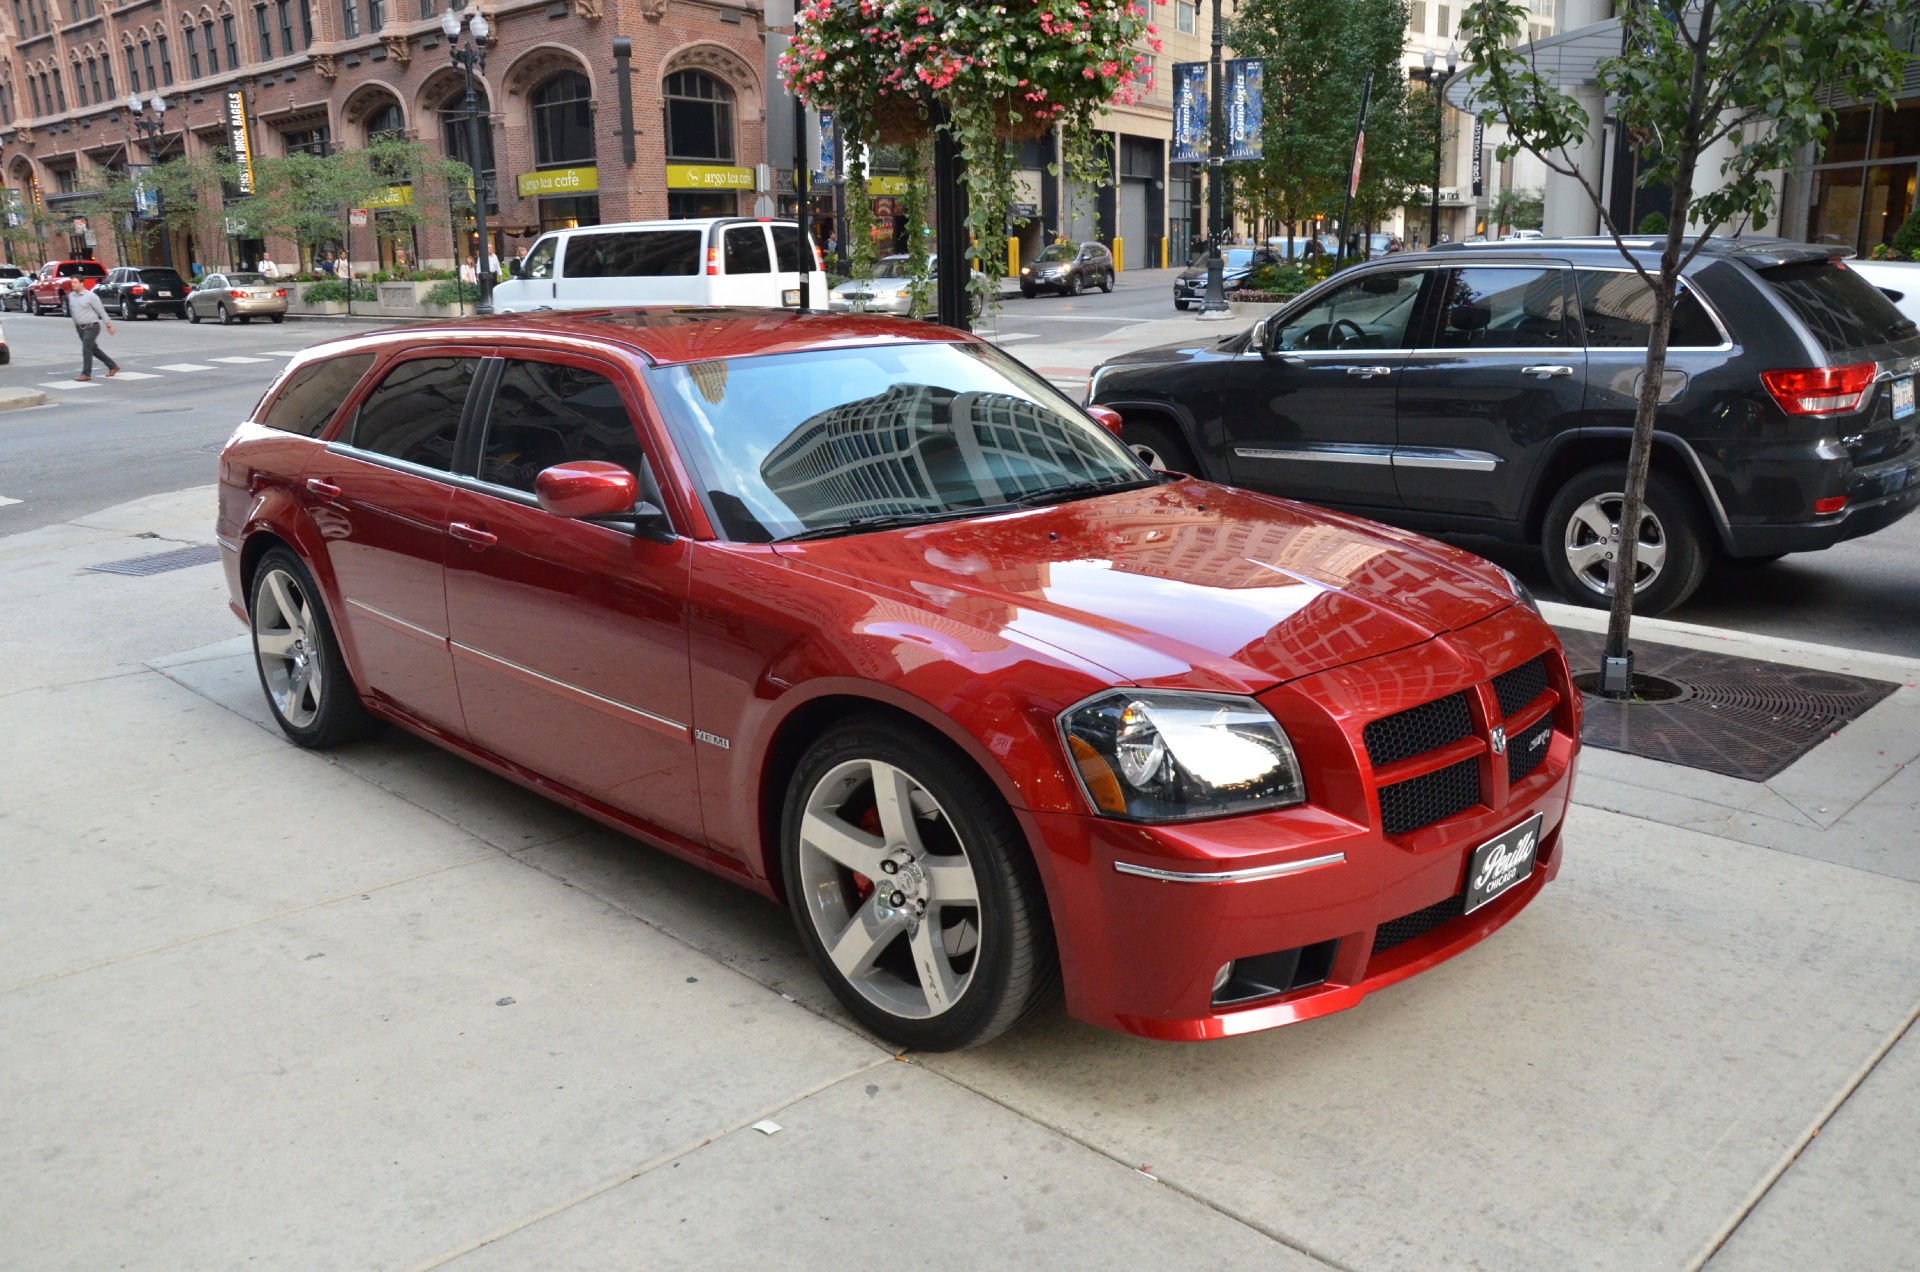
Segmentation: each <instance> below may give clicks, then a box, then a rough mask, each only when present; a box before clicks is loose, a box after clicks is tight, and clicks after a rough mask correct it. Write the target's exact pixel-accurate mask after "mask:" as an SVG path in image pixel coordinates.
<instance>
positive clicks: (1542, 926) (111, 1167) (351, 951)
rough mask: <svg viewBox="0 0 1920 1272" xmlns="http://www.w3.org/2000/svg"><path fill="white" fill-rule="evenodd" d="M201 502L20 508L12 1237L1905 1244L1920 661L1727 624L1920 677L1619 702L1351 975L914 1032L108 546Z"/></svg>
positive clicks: (203, 532)
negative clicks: (1875, 686) (1770, 706)
mask: <svg viewBox="0 0 1920 1272" xmlns="http://www.w3.org/2000/svg"><path fill="white" fill-rule="evenodd" d="M211 516H212V507H211V492H210V491H209V490H206V489H201V490H194V491H185V492H181V493H180V494H179V495H175V496H167V497H164V498H160V499H154V500H147V501H143V502H141V503H138V504H133V505H128V506H126V507H122V508H119V509H114V510H111V511H109V512H107V513H103V514H100V515H98V516H95V517H88V518H84V519H83V520H82V521H81V522H76V523H68V524H64V525H58V526H53V527H49V528H47V529H44V530H40V531H35V532H32V533H29V534H23V535H17V536H13V537H11V538H6V539H0V771H4V772H5V773H6V775H7V777H8V778H9V779H10V780H8V781H7V782H6V784H5V786H4V788H3V789H0V1190H3V1192H4V1195H5V1196H6V1198H7V1204H6V1206H5V1208H4V1210H0V1267H4V1268H9V1269H11V1268H20V1269H35V1270H38V1269H52V1268H76V1269H79V1268H86V1269H92V1268H99V1267H105V1266H123V1267H135V1268H156V1269H160V1268H164V1269H174V1268H183V1267H192V1268H203V1267H237V1266H240V1265H241V1264H244V1263H253V1264H254V1265H256V1266H270V1267H275V1268H305V1267H312V1268H337V1267H343V1266H372V1267H382V1268H387V1267H392V1268H428V1267H439V1266H444V1265H447V1264H453V1265H456V1266H459V1267H500V1268H521V1267H529V1266H538V1267H547V1266H554V1267H568V1268H576V1267H589V1268H594V1267H608V1268H614V1267H620V1268H629V1267H635V1266H641V1267H654V1266H668V1267H715V1268H720V1267H736V1266H742V1265H747V1264H756V1265H770V1266H776V1267H796V1268H804V1267H815V1266H823V1267H824V1266H830V1265H831V1266H838V1265H843V1264H845V1263H846V1262H848V1261H849V1259H850V1258H852V1259H864V1260H865V1261H872V1262H885V1263H889V1264H903V1265H911V1266H920V1267H936V1268H946V1267H953V1268H972V1267H983V1266H997V1265H1021V1266H1046V1267H1056V1266H1057V1267H1103V1268H1111V1267H1149V1266H1151V1267H1162V1266H1171V1267H1183V1268H1184V1267H1194V1266H1199V1267H1234V1268H1238V1267H1259V1268H1287V1269H1293V1268H1297V1269H1312V1268H1330V1267H1331V1268H1355V1269H1376V1268H1378V1269H1386V1268H1407V1269H1428V1268H1436V1267H1452V1266H1471V1267H1482V1268H1514V1269H1536V1268H1561V1267H1600V1268H1622V1269H1646V1268H1681V1267H1696V1266H1700V1265H1701V1264H1702V1263H1703V1262H1705V1261H1706V1260H1708V1259H1709V1257H1711V1266H1712V1267H1714V1268H1715V1269H1723V1268H1725V1269H1758V1268H1806V1267H1820V1268H1823V1269H1824V1268H1862V1269H1865V1268H1875V1269H1882V1268H1893V1267H1901V1266H1910V1265H1911V1263H1912V1258H1913V1251H1914V1250H1915V1249H1920V1205H1917V1204H1916V1201H1915V1199H1916V1197H1920V1164H1917V1163H1916V1162H1915V1161H1914V1159H1913V1155H1912V1152H1911V1146H1912V1144H1913V1143H1914V1142H1915V1138H1916V1136H1917V1135H1920V1116H1917V1115H1916V1112H1915V1110H1916V1108H1920V1098H1917V1097H1920V1031H1912V1032H1905V1031H1906V1030H1907V1027H1908V1026H1909V1025H1910V1024H1911V1023H1912V1022H1913V1021H1914V1019H1915V1016H1916V1013H1917V1012H1920V1002H1917V1001H1916V1000H1920V819H1917V818H1916V817H1915V816H1914V813H1915V809H1914V803H1915V794H1914V792H1915V787H1914V782H1915V780H1916V779H1915V778H1914V777H1913V776H1912V771H1913V769H1914V768H1915V767H1916V762H1920V714H1917V713H1920V689H1915V688H1914V687H1913V686H1914V684H1915V683H1916V682H1920V667H1916V666H1913V665H1910V664H1907V663H1903V662H1899V661H1897V660H1887V659H1871V660H1863V659H1862V658H1861V657H1860V656H1857V655H1852V654H1850V653H1848V652H1847V651H1832V650H1818V649H1809V648H1804V647H1791V646H1785V645H1780V644H1778V643H1777V642H1776V643H1769V642H1764V641H1756V640H1754V639H1753V638H1745V639H1743V640H1741V641H1739V642H1737V643H1738V644H1739V645H1740V647H1739V648H1738V649H1737V650H1735V651H1733V652H1738V653H1741V654H1743V655H1745V656H1748V657H1759V658H1773V659H1775V660H1778V661H1787V662H1794V663H1799V664H1801V665H1805V666H1809V667H1815V668H1822V667H1837V666H1842V665H1844V666H1847V667H1848V668H1850V669H1852V670H1854V671H1855V672H1856V673H1857V674H1869V675H1880V676H1885V677H1888V678H1894V679H1897V680H1898V681H1899V683H1900V684H1901V685H1902V687H1901V688H1900V689H1899V690H1898V691H1897V692H1896V693H1894V694H1893V695H1892V696H1891V697H1889V698H1888V699H1886V700H1885V701H1884V702H1882V703H1881V704H1880V705H1879V706H1877V707H1875V708H1874V709H1873V711H1872V712H1870V713H1869V714H1868V715H1866V716H1865V717H1863V718H1861V719H1860V720H1858V721H1856V722H1855V723H1854V724H1852V725H1849V726H1848V727H1847V728H1846V729H1845V730H1842V731H1841V732H1840V733H1839V734H1838V735H1837V736H1836V737H1835V738H1833V739H1831V740H1830V741H1828V742H1827V743H1825V744H1823V745H1822V746H1820V747H1818V748H1816V749H1815V750H1814V751H1813V752H1812V753H1811V754H1810V755H1809V756H1807V757H1806V758H1805V759H1803V760H1802V761H1800V763H1798V764H1796V765H1795V766H1793V767H1792V768H1790V769H1788V770H1787V771H1786V772H1785V773H1783V774H1781V775H1780V776H1779V777H1778V778H1776V779H1774V780H1773V781H1772V782H1769V783H1766V784H1764V785H1762V784H1755V783H1735V782H1729V781H1727V780H1726V779H1721V778H1715V777H1712V776H1711V775H1705V774H1699V773H1694V772H1691V771H1687V770H1679V769H1673V768H1672V767H1671V766H1666V765H1660V764H1657V763H1655V762H1653V761H1647V760H1638V759H1633V758H1631V757H1623V756H1614V755H1608V754H1605V753H1602V752H1598V751H1594V750H1589V751H1588V752H1587V753H1586V759H1585V771H1584V773H1583V776H1582V778H1581V782H1580V786H1579V799H1580V800H1581V805H1580V807H1578V808H1577V809H1576V811H1575V813H1574V816H1573V820H1572V822H1571V825H1570V838H1569V841H1568V849H1569V851H1568V855H1567V862H1566V866H1565V867H1564V869H1563V871H1562V873H1561V876H1560V879H1559V880H1558V881H1557V882H1556V883H1555V884H1554V886H1552V887H1551V888H1549V889H1547V891H1546V892H1545V893H1544V894H1543V895H1542V896H1541V898H1540V900H1539V901H1538V902H1536V903H1535V904H1534V905H1533V906H1532V907H1531V908H1530V909H1529V910H1528V911H1527V912H1526V913H1525V914H1524V915H1522V916H1521V917H1520V918H1519V919H1517V920H1516V921H1515V922H1514V923H1512V924H1511V925H1509V926H1508V927H1507V928H1506V929H1504V930H1503V931H1502V932H1501V933H1500V934H1499V935H1498V936H1496V937H1495V938H1494V939H1492V940H1490V941H1488V942H1486V943H1485V944H1483V945H1481V946H1479V947H1477V948H1476V949H1474V950H1473V951H1470V952H1469V953H1468V954H1466V955H1464V956H1462V957H1461V958H1459V959H1456V960H1455V961H1453V962H1452V963H1450V964H1447V965H1446V966H1444V967H1441V968H1438V969H1436V970H1434V971H1433V972H1431V973H1429V974H1427V975H1425V976H1423V977H1420V978H1417V979H1416V980H1414V981H1411V982H1408V983H1406V984H1404V985H1401V986H1398V987H1396V988H1394V989H1392V990H1390V991H1387V992H1385V993H1382V994H1379V995H1376V996H1374V997H1373V998H1371V999H1369V1000H1368V1001H1367V1002H1366V1003H1364V1004H1363V1005H1362V1006H1361V1007H1359V1008H1357V1009H1356V1010H1354V1011H1350V1012H1347V1013H1343V1014H1341V1015H1337V1016H1333V1017H1329V1018H1326V1019H1323V1020H1318V1021H1313V1022H1309V1023H1307V1024H1304V1025H1299V1026H1295V1027H1292V1028H1288V1029H1284V1030H1279V1031H1275V1032H1271V1033H1265V1034H1259V1035H1255V1036H1252V1037H1246V1038H1239V1039H1234V1040H1230V1041H1226V1042H1220V1043H1214V1044H1208V1045H1202V1046H1176V1045H1166V1044H1153V1043H1147V1042H1142V1041H1139V1040H1136V1039H1132V1038H1127V1037H1123V1036H1120V1035H1115V1034H1110V1033H1105V1032H1102V1031H1098V1030H1094V1029H1091V1028H1088V1027H1085V1026H1082V1025H1080V1024H1077V1023H1076V1022H1073V1021H1071V1020H1069V1019H1067V1018H1066V1017H1064V1016H1063V1015H1060V1014H1057V1013H1056V1014H1055V1015H1053V1016H1052V1017H1050V1018H1047V1019H1043V1020H1041V1021H1039V1022H1036V1023H1035V1024H1034V1025H1033V1026H1031V1027H1028V1028H1026V1029H1023V1030H1021V1031H1020V1032H1018V1033H1016V1034H1015V1035H1013V1036H1011V1037H1009V1038H1006V1039H1004V1040H1002V1041H1001V1042H999V1043H997V1044H995V1045H993V1046H990V1047H987V1048H985V1049H983V1050H981V1051H977V1052H972V1053H967V1054H964V1055H960V1056H945V1057H920V1056H904V1057H895V1056H893V1055H891V1054H890V1053H889V1052H888V1051H887V1050H886V1049H885V1048H883V1047H881V1046H878V1045H876V1044H875V1043H874V1042H873V1040H871V1039H869V1038H867V1037H865V1036H863V1035H861V1034H860V1033H859V1032H858V1031H857V1030H855V1029H854V1028H852V1026H851V1024H850V1022H849V1021H848V1020H847V1019H846V1018H845V1017H844V1016H843V1015H842V1014H841V1013H840V1012H839V1011H838V1009H837V1007H836V1006H835V1005H834V1003H833V1000H832V999H831V997H830V996H829V995H828V994H827V993H826V991H825V989H824V987H823V986H822V985H821V984H820V982H819V981H818V980H817V978H816V977H815V976H814V974H813V972H812V970H811V968H810V967H809V966H808V964H807V963H806V960H805V958H804V956H803V954H802V953H801V950H800V948H799V946H798V943H797V940H796V938H795V937H794V935H793V931H792V928H791V926H790V924H789V922H788V920H787V918H786V916H785V914H784V913H783V912H781V911H780V910H778V909H777V908H776V907H774V906H772V905H770V904H767V903H765V902H762V901H760V900H758V899H756V898H754V897H751V896H748V895H747V894H745V893H743V892H740V891H738V890H737V889H734V888H732V887H730V886H729V885H727V884H725V883H722V882H721V881H719V880H716V879H713V878H711V877H709V876H707V875H704V874H701V873H699V872H697V871H695V870H693V869H692V868H690V867H686V866H683V865H681V864H680V863H678V862H677V861H674V860H672V859H669V858H666V857H664V856H662V855H660V854H657V853H654V852H652V851H650V850H648V849H645V848H643V847H640V846H639V845H637V844H634V843H632V842H631V841H628V840H625V839H624V838H622V837H620V836H618V835H615V834H613V833H611V832H609V831H606V830H604V829H602V828H599V827H597V826H596V825H594V824H591V823H588V822H586V821H585V820H583V819H581V818H578V817H576V816H574V815H572V814H570V813H567V812H565V811H563V810H560V809H558V808H557V807H555V806H553V805H551V804H548V803H546V802H545V801H543V800H541V799H539V798H537V797H535V796H532V795H530V794H528V793H526V792H524V791H522V790H520V789H519V788H517V787H514V786H511V785H508V784H507V783H504V782H501V781H499V780H497V779H494V778H492V777H491V776H489V775H487V774H484V773H482V772H481V771H479V770H478V769H476V768H474V767H472V766H471V765H468V764H466V763H464V762H462V761H459V760H455V759H453V758H451V757H449V756H447V755H445V754H444V753H442V752H439V751H437V750H435V749H434V748H431V747H428V746H426V745H424V744H421V743H418V742H416V741H414V740H412V739H411V738H409V737H406V736H403V735H401V734H399V733H397V732H389V733H387V734H386V735H384V736H382V737H380V738H377V739H375V740H373V741H371V742H368V743H364V744H360V745H357V746H353V747H349V748H345V749H343V750H341V751H338V752H334V753H331V754H329V755H324V756H322V755H314V754H309V753H306V752H301V751H298V750H296V749H295V748H293V747H291V746H289V745H287V744H286V743H285V742H284V741H283V740H282V739H281V738H280V736H279V735H278V733H277V732H276V731H274V730H273V729H272V728H271V727H270V725H269V724H268V722H267V718H266V715H265V711H264V708H263V706H262V704H261V702H260V691H259V687H258V684H257V681H256V680H255V677H254V673H253V670H252V667H251V663H250V661H249V660H248V657H247V654H246V647H245V642H244V640H243V639H241V638H239V636H238V627H237V625H236V624H235V623H234V621H233V619H232V616H231V615H230V614H229V613H228V612H227V610H226V605H225V589H224V586H223V584H222V582H221V580H220V577H219V571H218V570H217V569H216V568H214V567H211V566H201V567H196V568H192V569H185V570H181V571H178V572H175V573H169V574H161V575H156V576H153V577H148V578H132V577H122V576H116V575H109V574H98V573H89V572H85V570H84V567H85V566H87V565H91V564H98V563H100V562H104V561H110V560H115V559H118V558H123V557H130V556H135V555H139V554H144V553H148V552H157V551H162V550H167V549H171V548H174V547H177V546H180V543H182V542H194V543H205V542H209V541H210V537H211V528H210V522H211ZM142 535H146V536H157V537H144V538H143V537H136V536H142ZM1556 617H1559V618H1562V619H1564V621H1566V622H1568V623H1576V622H1580V621H1583V619H1582V616H1581V615H1579V614H1572V615H1560V616H1556ZM1640 638H1641V639H1645V640H1665V641H1670V642H1673V643H1686V642H1701V643H1706V642H1722V639H1723V634H1718V633H1713V632H1708V631H1705V630H1702V629H1686V628H1683V627H1682V626H1681V625H1677V624H1657V623H1654V622H1648V623H1644V624H1642V625H1641V629H1640ZM762 1122H765V1123H767V1124H768V1127H767V1129H766V1130H758V1129H754V1127H755V1124H756V1123H762ZM773 1126H777V1127H778V1128H779V1129H778V1130H777V1131H773V1130H772V1127H773ZM770 1132H771V1133H770ZM1816 1133H1817V1138H1816V1137H1815V1136H1816ZM1729 1234H1731V1239H1730V1240H1725V1244H1724V1246H1722V1245H1721V1242H1722V1241H1723V1240H1724V1239H1725V1238H1727V1237H1728V1235H1729ZM1716 1249H1717V1251H1718V1252H1717V1254H1716V1253H1715V1251H1716Z"/></svg>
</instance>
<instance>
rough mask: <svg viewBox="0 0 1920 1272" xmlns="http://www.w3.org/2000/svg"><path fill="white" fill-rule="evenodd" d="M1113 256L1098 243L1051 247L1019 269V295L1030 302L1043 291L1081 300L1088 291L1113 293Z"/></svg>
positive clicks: (1042, 249)
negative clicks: (1090, 289)
mask: <svg viewBox="0 0 1920 1272" xmlns="http://www.w3.org/2000/svg"><path fill="white" fill-rule="evenodd" d="M1113 275H1114V266H1113V253H1112V252H1109V251H1108V250H1107V249H1106V248H1104V247H1102V246H1101V245H1100V244H1098V243H1081V244H1078V245H1075V244H1073V243H1051V244H1049V245H1047V246H1046V247H1043V248H1041V249H1040V254H1039V255H1038V256H1036V257H1034V258H1033V261H1032V263H1031V264H1027V265H1022V266H1021V267H1020V294H1021V295H1022V296H1025V297H1026V298H1027V299H1029V300H1031V299H1033V297H1034V296H1035V295H1036V294H1037V293H1039V292H1042V291H1057V292H1059V293H1060V294H1061V295H1062V296H1078V295H1079V294H1080V293H1081V291H1082V290H1084V289H1086V288H1088V287H1098V288H1099V289H1100V290H1101V291H1103V292H1110V291H1112V290H1113Z"/></svg>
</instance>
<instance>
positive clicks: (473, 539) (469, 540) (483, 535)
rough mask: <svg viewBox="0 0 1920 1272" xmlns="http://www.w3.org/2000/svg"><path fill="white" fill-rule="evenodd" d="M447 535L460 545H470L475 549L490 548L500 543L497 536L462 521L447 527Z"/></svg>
mask: <svg viewBox="0 0 1920 1272" xmlns="http://www.w3.org/2000/svg"><path fill="white" fill-rule="evenodd" d="M447 533H449V534H451V535H452V536H453V537H454V538H456V539H458V540H460V542H462V543H466V544H471V545H472V546H473V547H474V548H475V549H479V548H490V547H492V546H493V545H494V544H496V543H498V542H500V536H499V535H497V534H488V533H487V532H486V531H485V530H482V529H480V528H479V527H478V526H470V525H468V524H467V523H466V522H464V521H456V522H454V523H453V524H452V525H450V526H448V527H447Z"/></svg>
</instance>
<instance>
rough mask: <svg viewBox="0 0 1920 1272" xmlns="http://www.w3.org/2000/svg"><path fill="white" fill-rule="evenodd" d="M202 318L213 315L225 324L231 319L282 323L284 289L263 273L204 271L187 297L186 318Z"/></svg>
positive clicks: (284, 303) (285, 310)
mask: <svg viewBox="0 0 1920 1272" xmlns="http://www.w3.org/2000/svg"><path fill="white" fill-rule="evenodd" d="M203 318H217V319H219V320H220V321H221V323H223V324H228V325H230V324H232V323H233V321H234V320H235V319H238V320H239V321H241V322H251V321H252V320H253V319H255V318H271V319H273V321H275V322H285V321H286V320H287V289H286V288H285V287H284V286H282V285H281V283H280V281H279V280H278V279H274V278H268V277H267V276H266V275H265V274H243V273H231V274H208V275H207V276H206V277H205V278H203V279H201V280H200V285H199V286H198V287H196V288H194V289H193V291H192V292H191V293H189V294H188V296H187V320H188V321H189V322H199V321H200V320H201V319H203Z"/></svg>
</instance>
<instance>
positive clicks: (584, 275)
mask: <svg viewBox="0 0 1920 1272" xmlns="http://www.w3.org/2000/svg"><path fill="white" fill-rule="evenodd" d="M812 255H813V260H812V262H811V263H812V265H813V272H812V280H811V285H812V295H811V296H810V297H809V299H810V300H811V302H812V304H813V307H814V308H815V309H825V308H826V307H827V276H826V273H825V272H824V271H823V270H822V269H821V268H820V257H819V253H818V252H814V253H812ZM800 258H801V249H800V227H799V226H798V225H797V224H795V223H794V222H792V221H757V220H749V219H747V218H745V217H723V218H719V219H715V220H700V221H630V222H627V223H625V224H622V225H583V226H581V227H579V228H578V229H572V230H555V231H554V232H553V233H551V234H545V235H542V236H541V237H540V239H539V240H538V241H537V242H535V243H534V245H533V247H532V249H531V250H529V251H528V252H527V256H526V260H525V261H524V263H523V264H522V265H521V267H520V268H519V270H518V271H517V272H516V274H515V276H514V277H513V278H511V279H509V280H508V281H506V282H504V283H501V284H499V285H498V286H497V287H495V288H494V289H493V307H494V311H495V312H496V313H503V314H514V313H521V314H524V313H531V312H533V311H535V310H541V309H606V308H610V307H611V308H626V307H629V306H635V305H747V306H756V307H761V308H767V309H778V308H781V307H783V306H784V307H786V308H788V309H791V308H794V307H795V306H797V305H798V304H799V303H800Z"/></svg>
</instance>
